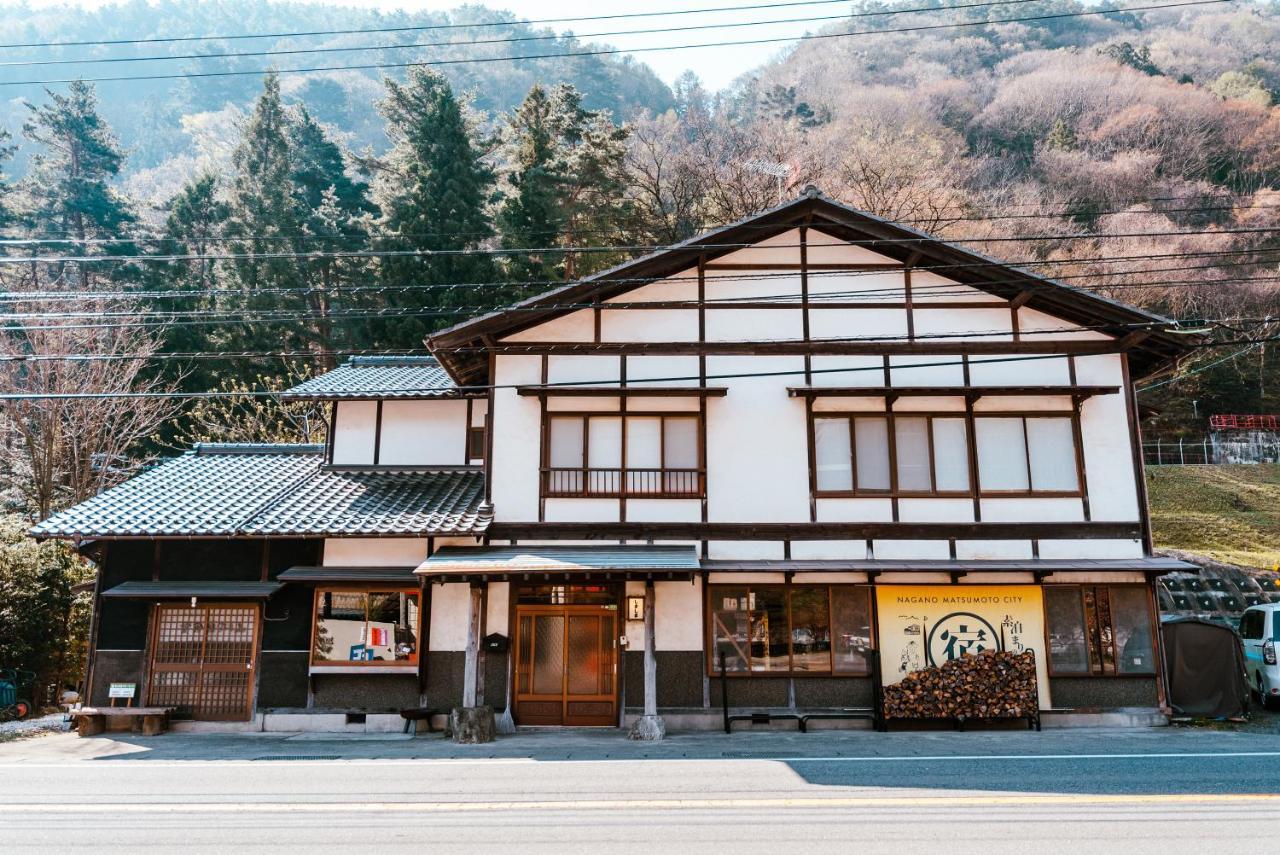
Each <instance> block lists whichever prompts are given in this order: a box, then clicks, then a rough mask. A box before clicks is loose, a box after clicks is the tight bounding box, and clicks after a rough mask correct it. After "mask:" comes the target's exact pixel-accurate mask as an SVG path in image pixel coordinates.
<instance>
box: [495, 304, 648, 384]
mask: <svg viewBox="0 0 1280 855" xmlns="http://www.w3.org/2000/svg"><path fill="white" fill-rule="evenodd" d="M636 314H640V313H639V312H637V313H636ZM499 359H501V357H499ZM621 376H622V360H621V359H620V358H619V357H617V356H603V355H602V356H561V355H558V354H557V355H555V356H548V357H547V382H548V383H582V384H583V385H592V384H595V385H599V386H612V385H616V384H617V383H618V380H619V378H620V377H621Z"/></svg>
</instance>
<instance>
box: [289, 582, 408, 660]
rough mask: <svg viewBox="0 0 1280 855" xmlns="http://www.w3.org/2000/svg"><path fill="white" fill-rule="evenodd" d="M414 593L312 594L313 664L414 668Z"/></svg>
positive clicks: (335, 591) (343, 591) (341, 591)
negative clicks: (405, 666)
mask: <svg viewBox="0 0 1280 855" xmlns="http://www.w3.org/2000/svg"><path fill="white" fill-rule="evenodd" d="M418 626H419V614H418V591H416V590H351V589H330V590H318V591H316V620H315V632H314V635H313V637H312V642H311V664H312V665H412V664H414V663H416V662H417V661H418Z"/></svg>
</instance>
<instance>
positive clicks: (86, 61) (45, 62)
mask: <svg viewBox="0 0 1280 855" xmlns="http://www.w3.org/2000/svg"><path fill="white" fill-rule="evenodd" d="M1038 2H1041V0H986V2H981V3H965V4H961V5H957V6H948V7H946V9H947V11H950V10H952V9H975V8H987V7H991V6H1009V5H1021V4H1024V3H1038ZM938 11H940V10H939V8H938V7H937V6H924V7H921V8H917V9H892V10H884V11H878V12H854V13H842V14H839V15H819V16H816V17H808V18H775V19H772V20H765V21H740V22H732V23H719V24H691V25H688V26H682V27H671V26H667V27H657V28H651V29H640V30H611V31H606V32H598V33H571V34H569V36H568V37H567V38H566V36H563V35H561V34H559V33H549V34H543V35H531V36H507V37H504V38H491V39H471V40H468V41H443V42H407V43H399V44H378V45H353V46H347V47H334V46H330V47H312V48H272V49H269V50H257V51H239V52H235V53H186V54H170V55H167V56H166V55H156V56H114V57H90V58H79V59H31V60H12V61H8V62H0V68H19V67H30V66H51V65H90V64H93V65H96V64H99V63H121V62H168V61H173V62H176V61H179V60H189V59H196V60H205V59H241V58H244V57H258V56H291V55H296V54H315V53H354V52H359V51H384V50H416V49H420V48H435V47H471V46H474V45H495V44H516V43H520V42H539V41H561V40H569V39H572V40H576V41H581V40H583V39H595V38H602V37H605V36H635V35H650V34H653V33H682V32H693V31H698V30H722V29H740V28H743V27H763V26H774V25H777V24H807V23H814V22H818V21H843V20H848V19H851V18H877V17H885V16H892V15H909V14H914V13H927V12H938Z"/></svg>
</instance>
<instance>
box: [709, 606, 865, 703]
mask: <svg viewBox="0 0 1280 855" xmlns="http://www.w3.org/2000/svg"><path fill="white" fill-rule="evenodd" d="M704 588H705V589H706V596H705V597H704V602H703V613H704V615H705V621H704V625H705V627H706V634H705V636H704V638H703V646H704V648H705V651H706V656H705V658H706V668H707V676H708V677H719V676H720V664H719V661H718V660H717V657H716V628H715V612H716V609H715V608H714V603H715V591H716V589H718V588H745V589H746V590H747V591H748V592H750V591H759V590H763V589H782V590H784V591H785V592H786V603H787V665H788V668H787V670H785V671H752V670H751V668H750V665H751V661H750V659H748V660H747V666H748V667H747V670H746V671H728V670H726V671H725V676H726V677H728V678H730V679H734V680H739V679H749V678H752V677H755V678H758V679H768V678H771V677H785V678H792V677H802V678H810V677H817V678H824V679H832V678H837V679H840V678H845V677H851V678H858V679H861V678H866V677H870V676H871V675H872V673H873V671H872V668H871V665H870V664H869V663H868V664H867V665H866V667H865V669H864V670H862V671H836V670H835V648H834V646H833V647H832V649H831V662H832V667H831V668H830V669H829V670H827V671H797V670H796V669H795V638H794V636H793V635H792V631H793V627H792V608H791V594H792V592H793V591H794V590H795V589H797V588H825V589H826V590H827V629H828V631H831V629H832V627H833V624H834V623H835V621H834V613H833V602H834V599H835V598H834V596H833V594H834V592H835V591H836V590H837V589H839V588H856V589H859V590H861V591H863V593H864V594H865V595H866V597H867V620H868V623H869V626H868V632H869V635H870V637H869V639H868V640H869V641H870V643H871V644H870V646H871V649H872V650H876V651H878V650H879V645H878V644H877V643H876V640H877V639H876V632H877V630H876V613H875V601H874V596H875V590H874V586H873V585H870V584H864V583H857V582H852V583H839V584H826V585H823V584H818V583H808V582H800V583H792V582H760V583H755V582H715V583H711V584H707V585H705V586H704Z"/></svg>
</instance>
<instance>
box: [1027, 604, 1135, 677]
mask: <svg viewBox="0 0 1280 855" xmlns="http://www.w3.org/2000/svg"><path fill="white" fill-rule="evenodd" d="M1044 588H1045V589H1046V590H1048V589H1050V588H1052V589H1054V590H1063V589H1071V590H1074V591H1075V592H1076V594H1077V596H1078V597H1079V599H1080V609H1081V612H1082V614H1083V616H1084V617H1083V619H1084V629H1085V633H1086V637H1085V655H1086V657H1087V658H1088V660H1089V662H1088V668H1087V670H1084V671H1060V670H1058V669H1057V668H1055V667H1054V664H1053V654H1052V651H1051V650H1050V649H1049V639H1050V636H1051V630H1050V626H1049V607H1048V600H1047V598H1046V602H1045V608H1044V649H1045V667H1046V670H1047V673H1048V675H1049V676H1050V677H1052V678H1054V679H1057V678H1063V679H1077V678H1097V679H1105V680H1115V679H1122V680H1123V679H1141V680H1154V679H1156V678H1157V677H1158V676H1159V675H1158V671H1159V665H1158V662H1157V658H1156V657H1157V656H1158V655H1159V651H1158V650H1157V649H1156V639H1157V638H1158V635H1157V633H1158V632H1159V624H1158V620H1159V618H1158V616H1157V609H1156V608H1155V606H1154V605H1153V604H1152V602H1151V593H1152V589H1151V586H1150V585H1144V584H1141V583H1137V582H1096V583H1072V584H1064V585H1045V586H1044ZM1115 588H1133V589H1137V590H1140V591H1143V592H1145V593H1146V594H1147V623H1148V633H1149V637H1150V639H1151V664H1152V668H1151V671H1150V673H1145V674H1135V673H1121V671H1120V669H1119V666H1118V662H1119V659H1118V658H1117V651H1116V626H1115V613H1114V611H1113V610H1112V607H1111V590H1112V589H1115ZM1086 590H1091V591H1093V592H1094V594H1095V601H1096V595H1097V591H1099V590H1102V591H1106V593H1107V616H1108V618H1109V621H1110V626H1109V629H1110V630H1111V634H1110V647H1111V668H1110V670H1107V667H1106V663H1105V662H1102V661H1097V662H1095V661H1094V649H1095V645H1096V646H1097V647H1098V648H1101V647H1102V645H1103V637H1102V627H1101V625H1100V623H1099V622H1098V621H1097V620H1096V616H1095V621H1094V628H1093V630H1092V637H1090V633H1091V629H1090V615H1089V605H1088V604H1087V603H1086V602H1085V601H1084V595H1085V591H1086Z"/></svg>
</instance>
